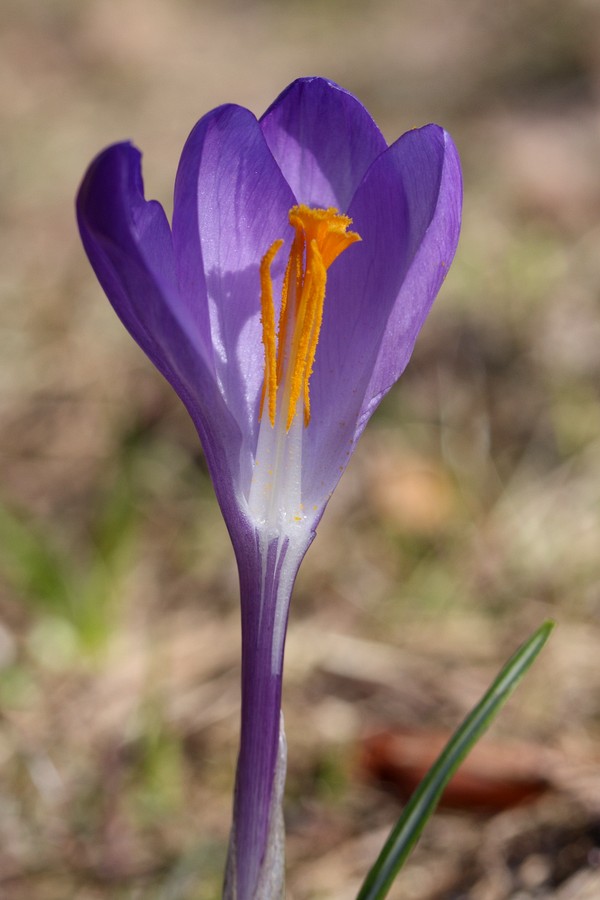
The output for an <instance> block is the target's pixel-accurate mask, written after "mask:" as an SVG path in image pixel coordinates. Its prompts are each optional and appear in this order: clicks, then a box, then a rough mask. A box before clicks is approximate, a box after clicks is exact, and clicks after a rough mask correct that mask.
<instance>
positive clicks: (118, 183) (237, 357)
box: [77, 78, 462, 900]
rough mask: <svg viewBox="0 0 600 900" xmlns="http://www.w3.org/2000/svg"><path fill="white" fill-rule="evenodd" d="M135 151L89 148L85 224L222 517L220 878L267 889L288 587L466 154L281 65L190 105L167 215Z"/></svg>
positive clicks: (411, 327)
mask: <svg viewBox="0 0 600 900" xmlns="http://www.w3.org/2000/svg"><path fill="white" fill-rule="evenodd" d="M140 159H141V157H140V153H139V151H138V150H137V149H135V148H134V147H133V146H132V145H130V144H128V143H122V144H116V145H114V146H111V147H109V148H108V149H106V150H104V151H103V152H102V153H101V154H100V155H99V156H98V157H97V158H96V159H95V160H94V161H93V162H92V164H91V166H90V168H89V170H88V172H87V174H86V176H85V178H84V181H83V184H82V186H81V189H80V192H79V195H78V200H77V214H78V221H79V228H80V231H81V237H82V240H83V244H84V247H85V249H86V252H87V254H88V257H89V259H90V262H91V264H92V266H93V268H94V270H95V272H96V275H97V277H98V279H99V281H100V283H101V285H102V287H103V288H104V290H105V292H106V294H107V296H108V298H109V300H110V301H111V303H112V305H113V306H114V308H115V310H116V312H117V314H118V316H119V317H120V318H121V320H122V322H123V324H124V325H125V327H126V328H127V329H128V331H129V332H130V334H131V335H132V336H133V338H134V339H135V340H136V341H137V343H138V344H139V345H140V347H141V348H142V349H143V350H144V351H145V352H146V354H147V355H148V356H149V358H150V359H151V360H152V362H153V363H154V364H155V366H156V367H157V368H158V369H159V370H160V371H161V373H162V374H163V375H164V376H165V378H166V379H167V380H168V381H169V382H170V383H171V385H172V386H173V387H174V389H175V390H176V391H177V393H178V394H179V396H180V398H181V400H182V401H183V403H184V404H185V406H186V407H187V409H188V412H189V413H190V415H191V417H192V419H193V421H194V424H195V426H196V429H197V431H198V434H199V436H200V440H201V442H202V446H203V448H204V453H205V456H206V461H207V464H208V467H209V470H210V473H211V476H212V480H213V483H214V486H215V491H216V494H217V498H218V500H219V503H220V506H221V509H222V512H223V515H224V517H225V521H226V523H227V527H228V530H229V533H230V535H231V539H232V542H233V546H234V549H235V554H236V559H237V563H238V568H239V575H240V590H241V612H242V723H241V741H240V754H239V760H238V767H237V777H236V794H235V801H234V825H233V829H232V836H231V841H230V850H229V860H228V869H227V876H226V889H225V894H226V896H227V897H230V898H234V897H235V898H238V900H250V898H269V897H276V896H280V895H281V894H282V891H283V825H282V816H281V795H282V791H283V782H284V778H285V738H284V735H283V728H282V725H281V723H280V706H281V674H282V665H283V651H284V641H285V631H286V625H287V616H288V608H289V601H290V596H291V592H292V587H293V584H294V580H295V577H296V573H297V571H298V567H299V565H300V562H301V560H302V558H303V557H304V554H305V553H306V551H307V549H308V547H309V545H310V543H311V541H312V540H313V537H314V534H315V529H316V526H317V523H318V522H319V519H320V517H321V515H322V514H323V510H324V508H325V506H326V504H327V501H328V500H329V497H330V496H331V493H332V491H333V489H334V488H335V485H336V484H337V482H338V480H339V478H340V476H341V474H342V472H343V471H344V469H345V467H346V465H347V463H348V459H349V457H350V455H351V453H352V451H353V449H354V446H355V444H356V442H357V440H358V438H359V436H360V434H361V432H362V430H363V428H364V427H365V424H366V422H367V421H368V419H369V417H370V416H371V414H372V413H373V411H374V410H375V408H376V406H377V405H378V403H379V402H380V400H381V399H382V397H383V396H384V395H385V393H386V392H387V391H388V390H389V388H390V387H391V386H392V385H393V384H394V382H395V381H396V380H397V378H398V377H399V376H400V375H401V374H402V372H403V370H404V368H405V366H406V364H407V362H408V359H409V357H410V355H411V352H412V349H413V346H414V343H415V340H416V337H417V334H418V332H419V329H420V328H421V326H422V324H423V322H424V320H425V317H426V315H427V313H428V311H429V308H430V306H431V304H432V302H433V299H434V297H435V295H436V294H437V292H438V290H439V288H440V285H441V284H442V281H443V280H444V277H445V275H446V272H447V271H448V267H449V265H450V263H451V261H452V258H453V256H454V252H455V249H456V244H457V241H458V233H459V227H460V209H461V195H462V187H461V175H460V165H459V161H458V156H457V153H456V150H455V147H454V145H453V143H452V141H451V139H450V137H449V136H448V134H447V133H446V132H445V131H443V130H442V129H441V128H439V127H438V126H436V125H427V126H425V127H424V128H420V129H415V130H413V131H409V132H408V133H407V134H405V135H403V137H401V138H399V140H397V141H396V142H395V143H394V144H392V145H391V146H389V147H388V146H387V144H386V142H385V140H384V138H383V136H382V134H381V132H380V131H379V129H378V128H377V126H376V125H375V123H374V122H373V120H372V119H371V117H370V116H369V114H368V113H367V111H366V110H365V109H364V107H363V106H362V105H361V104H360V103H359V102H358V100H356V98H355V97H353V96H352V95H351V94H350V93H348V92H347V91H345V90H343V89H342V88H340V87H338V86H337V85H335V84H333V83H331V82H329V81H326V80H324V79H321V78H304V79H300V80H298V81H295V82H293V84H291V85H290V86H289V87H288V88H287V89H286V90H285V91H284V92H283V93H282V94H281V95H280V96H279V97H278V98H277V100H275V102H274V103H273V105H272V106H271V107H270V108H269V109H268V110H267V112H266V113H265V114H264V115H263V116H262V118H261V119H260V120H257V119H256V118H255V116H254V115H253V114H252V113H251V112H249V111H248V110H247V109H244V108H242V107H239V106H234V105H227V106H222V107H219V108H218V109H215V110H213V111H212V112H209V113H208V114H207V115H205V116H204V117H203V118H202V119H201V120H200V121H199V122H198V124H197V125H196V126H195V128H194V129H193V131H192V132H191V134H190V136H189V138H188V140H187V143H186V145H185V147H184V150H183V154H182V157H181V161H180V164H179V170H178V173H177V178H176V183H175V197H174V212H173V223H172V228H171V227H170V226H169V223H168V221H167V218H166V216H165V213H164V211H163V209H162V207H161V206H160V205H159V204H158V203H157V202H156V201H147V200H145V199H144V193H143V184H142V177H141V166H140ZM284 248H285V249H284Z"/></svg>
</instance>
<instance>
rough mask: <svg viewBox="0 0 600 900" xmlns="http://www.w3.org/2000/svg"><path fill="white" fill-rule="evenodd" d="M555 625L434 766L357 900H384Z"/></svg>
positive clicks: (519, 658)
mask: <svg viewBox="0 0 600 900" xmlns="http://www.w3.org/2000/svg"><path fill="white" fill-rule="evenodd" d="M553 628H554V622H552V621H547V622H544V624H543V625H542V626H541V627H540V628H538V630H537V631H536V632H535V633H534V634H533V635H532V636H531V637H530V638H529V640H528V641H526V642H525V643H524V644H523V645H522V646H521V647H520V648H519V649H518V650H517V652H516V653H515V654H514V656H512V657H511V658H510V659H509V660H508V662H507V663H506V665H505V666H504V668H503V669H502V670H501V672H500V674H499V675H498V676H497V678H496V680H495V681H494V682H493V684H492V685H491V687H490V688H489V690H488V691H487V692H486V693H485V694H484V696H483V697H482V699H481V700H480V701H479V703H478V704H477V706H476V707H475V708H474V709H473V710H472V712H470V713H469V715H468V716H467V717H466V719H465V720H464V722H463V723H462V725H460V726H459V728H458V729H457V731H455V733H454V734H453V736H452V737H451V738H450V741H449V742H448V744H447V745H446V747H445V748H444V750H443V751H442V753H441V754H440V756H439V757H438V759H437V760H436V762H435V763H434V764H433V766H432V767H431V769H430V770H429V772H428V773H427V775H426V776H425V778H424V779H423V781H422V782H421V784H420V785H419V787H418V788H417V789H416V791H415V792H414V794H413V795H412V797H411V798H410V800H409V802H408V803H407V805H406V807H405V808H404V810H403V812H402V815H401V816H400V819H399V820H398V822H397V824H396V825H395V826H394V828H393V829H392V831H391V833H390V836H389V838H388V839H387V841H386V843H385V845H384V847H383V850H382V851H381V853H380V854H379V857H378V858H377V861H376V862H375V865H374V866H373V868H372V869H371V871H370V872H369V874H368V875H367V877H366V879H365V882H364V884H363V886H362V888H361V890H360V892H359V894H358V897H357V900H382V898H383V897H385V896H386V894H387V893H388V891H389V889H390V887H391V886H392V883H393V881H394V879H395V877H396V875H397V874H398V872H399V870H400V869H401V867H402V866H403V864H404V863H405V861H406V859H407V857H408V855H409V853H410V851H411V850H412V848H413V847H414V845H415V844H416V842H417V840H418V839H419V836H420V835H421V832H422V831H423V828H424V827H425V824H426V823H427V820H428V819H429V817H430V816H431V814H432V813H433V811H434V810H435V807H436V806H437V804H438V802H439V799H440V797H441V796H442V793H443V791H444V788H445V787H446V785H447V784H448V782H449V781H450V779H451V778H452V776H453V775H454V773H455V772H456V770H457V769H458V767H459V765H460V764H461V762H462V761H463V759H464V758H465V756H466V755H467V754H468V753H469V751H470V750H471V749H472V747H473V746H474V745H475V744H476V743H477V741H478V740H479V738H480V737H481V736H482V734H483V733H484V732H485V731H486V730H487V728H488V727H489V726H490V724H491V723H492V720H493V719H494V717H495V716H496V715H497V713H498V712H500V709H501V708H502V706H503V705H504V704H505V703H506V701H507V700H508V698H509V697H510V695H511V694H512V692H513V691H514V689H515V687H516V686H517V684H518V683H519V681H520V680H521V678H522V677H523V675H524V674H525V673H526V672H527V670H528V669H529V667H530V666H531V665H532V663H533V662H534V660H535V659H536V657H537V655H538V653H539V652H540V650H541V649H542V647H543V646H544V644H545V643H546V641H547V640H548V637H549V636H550V633H551V631H552V629H553Z"/></svg>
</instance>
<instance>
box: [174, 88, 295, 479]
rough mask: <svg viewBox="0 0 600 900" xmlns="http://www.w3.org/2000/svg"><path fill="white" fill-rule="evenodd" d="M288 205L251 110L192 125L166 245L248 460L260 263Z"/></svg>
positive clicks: (257, 366)
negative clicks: (202, 326)
mask: <svg viewBox="0 0 600 900" xmlns="http://www.w3.org/2000/svg"><path fill="white" fill-rule="evenodd" d="M294 202H295V201H294V197H293V195H292V193H291V191H290V189H289V187H288V185H287V184H286V182H285V180H284V178H283V177H282V175H281V172H280V170H279V168H278V166H277V164H276V163H275V160H274V159H273V156H272V154H271V152H270V151H269V148H268V147H267V144H266V142H265V140H264V138H263V135H262V133H261V130H260V127H259V125H258V122H257V120H256V118H255V117H254V116H253V114H252V113H251V112H249V111H248V110H247V109H243V108H242V107H239V106H223V107H220V108H218V109H216V110H213V111H212V112H210V113H208V114H207V115H206V116H204V118H202V119H201V120H200V121H199V122H198V124H197V125H196V127H195V128H194V129H193V131H192V133H191V134H190V136H189V138H188V140H187V142H186V145H185V147H184V150H183V154H182V157H181V162H180V164H179V170H178V173H177V180H176V184H175V206H174V214H173V242H174V247H175V254H176V258H177V266H178V271H179V277H180V287H181V291H182V293H183V294H184V295H185V296H186V298H188V300H187V302H188V303H189V304H193V303H194V302H195V300H194V298H197V302H198V303H203V302H207V303H208V313H207V329H208V333H207V334H206V335H205V341H206V342H207V343H209V344H210V346H211V347H212V365H213V366H214V369H215V373H216V377H217V380H218V383H219V385H220V389H221V391H222V393H223V397H224V398H225V402H226V403H227V406H228V408H229V410H230V411H231V414H232V415H233V416H234V418H235V419H236V421H237V422H238V423H239V425H240V428H241V429H242V432H243V434H244V440H245V442H246V444H247V447H248V448H249V450H250V453H246V454H242V455H243V458H244V459H246V461H247V462H249V461H250V459H251V454H252V452H253V451H254V449H255V443H256V432H257V427H258V411H257V404H258V397H259V394H260V390H261V388H262V380H263V371H264V350H263V345H262V329H261V324H260V276H259V266H260V261H261V259H262V257H263V256H264V254H265V253H266V252H267V250H268V249H269V247H270V246H271V244H272V243H273V241H275V240H276V239H277V238H281V237H286V236H289V235H290V232H291V228H290V225H289V221H288V212H289V209H290V208H291V206H293V204H294ZM285 257H286V253H285V251H284V250H282V251H281V252H280V253H279V256H278V258H277V260H276V262H275V264H274V266H273V276H274V287H275V296H278V294H279V291H280V287H281V278H282V276H283V271H284V268H285ZM205 295H206V297H207V301H205V299H204V298H205Z"/></svg>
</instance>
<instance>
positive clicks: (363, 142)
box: [260, 78, 387, 212]
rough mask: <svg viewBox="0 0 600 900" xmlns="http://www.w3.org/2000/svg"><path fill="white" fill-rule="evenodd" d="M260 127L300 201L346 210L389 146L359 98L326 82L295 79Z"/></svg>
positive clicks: (317, 79) (314, 79) (265, 116)
mask: <svg viewBox="0 0 600 900" xmlns="http://www.w3.org/2000/svg"><path fill="white" fill-rule="evenodd" d="M260 125H261V128H262V130H263V134H264V136H265V138H266V141H267V143H268V145H269V147H270V148H271V151H272V153H273V156H274V157H275V159H276V160H277V162H278V164H279V167H280V168H281V171H282V172H283V174H284V176H285V178H286V179H287V181H288V183H289V185H290V187H291V188H292V190H293V192H294V194H295V195H296V198H297V200H298V202H299V203H305V204H307V205H308V206H320V207H328V206H335V207H337V208H338V209H339V210H341V211H342V212H345V211H346V210H347V209H348V205H349V203H350V200H351V199H352V197H353V195H354V192H355V191H356V188H357V187H358V185H359V184H360V182H361V180H362V178H363V176H364V174H365V172H366V171H367V169H368V167H369V166H370V165H371V163H372V162H373V160H374V159H376V158H377V157H378V156H379V155H380V153H383V151H384V150H385V149H386V147H387V144H386V142H385V139H384V137H383V135H382V134H381V132H380V131H379V129H378V127H377V125H376V124H375V122H374V121H373V119H372V118H371V116H370V115H369V113H368V112H367V110H366V109H365V108H364V106H362V104H361V103H359V101H358V100H357V99H356V97H353V96H352V94H350V93H348V91H345V90H344V89H343V88H341V87H339V86H338V85H337V84H334V83H333V82H331V81H326V80H325V79H324V78H301V79H299V80H298V81H294V82H293V83H292V84H290V86H289V87H287V88H286V89H285V91H283V93H282V94H280V95H279V97H278V98H277V100H275V102H274V103H273V104H272V105H271V106H270V107H269V109H268V110H267V111H266V113H265V114H264V116H263V117H262V119H261V122H260Z"/></svg>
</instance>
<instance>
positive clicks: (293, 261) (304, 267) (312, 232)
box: [259, 206, 360, 431]
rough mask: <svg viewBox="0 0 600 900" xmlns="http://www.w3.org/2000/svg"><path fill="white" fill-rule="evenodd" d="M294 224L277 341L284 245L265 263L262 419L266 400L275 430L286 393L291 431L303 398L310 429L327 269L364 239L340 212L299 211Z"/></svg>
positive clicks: (271, 251)
mask: <svg viewBox="0 0 600 900" xmlns="http://www.w3.org/2000/svg"><path fill="white" fill-rule="evenodd" d="M289 219H290V224H291V225H292V226H293V227H294V229H295V231H296V234H295V236H294V240H293V242H292V247H291V250H290V256H289V259H288V263H287V267H286V270H285V275H284V278H283V287H282V293H281V308H280V313H279V326H278V332H277V336H276V335H275V306H274V301H273V282H272V280H271V265H272V263H273V259H274V258H275V254H276V253H277V252H278V251H279V249H280V248H281V246H282V244H283V241H282V240H277V241H275V242H274V243H273V244H272V245H271V247H270V248H269V249H268V250H267V252H266V253H265V255H264V257H263V259H262V261H261V264H260V284H261V321H262V327H263V338H262V339H263V344H264V347H265V377H264V382H263V390H262V396H261V401H260V413H259V417H261V418H262V414H263V407H264V402H265V398H266V399H267V403H268V410H269V420H270V422H271V425H273V426H274V425H275V420H276V417H277V398H278V393H279V388H282V391H281V395H282V396H281V400H282V402H283V403H284V404H285V405H286V409H285V410H284V411H282V415H285V423H286V424H285V427H286V431H289V429H290V427H291V425H292V422H293V421H294V417H295V415H296V410H297V406H298V401H299V400H300V398H301V397H302V401H303V407H304V424H305V426H306V425H308V423H309V422H310V390H309V383H310V377H311V375H312V370H313V365H314V361H315V354H316V351H317V344H318V342H319V334H320V331H321V323H322V321H323V306H324V303H325V289H326V286H327V270H328V269H329V267H330V266H331V264H332V263H333V262H335V260H336V259H337V257H338V256H339V255H340V254H341V253H343V252H344V250H346V249H347V248H348V247H349V246H350V245H351V244H353V243H355V242H356V241H360V236H359V235H358V234H356V233H355V232H353V231H348V230H347V229H348V227H349V226H350V225H351V224H352V219H349V218H348V216H343V215H340V214H339V213H338V211H337V210H336V209H309V207H307V206H294V207H293V208H292V209H291V210H290V216H289Z"/></svg>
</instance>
